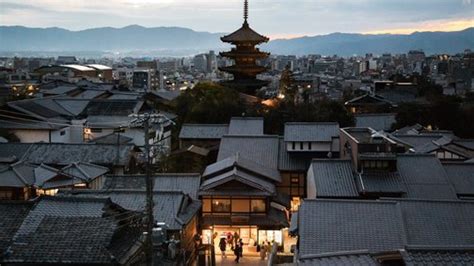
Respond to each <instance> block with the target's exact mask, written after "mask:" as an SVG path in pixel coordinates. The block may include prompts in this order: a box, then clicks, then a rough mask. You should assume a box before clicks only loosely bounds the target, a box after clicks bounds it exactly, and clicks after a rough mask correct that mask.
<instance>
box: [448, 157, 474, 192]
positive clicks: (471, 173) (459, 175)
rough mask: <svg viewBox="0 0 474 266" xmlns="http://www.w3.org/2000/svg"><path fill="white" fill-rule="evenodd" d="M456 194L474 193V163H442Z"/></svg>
mask: <svg viewBox="0 0 474 266" xmlns="http://www.w3.org/2000/svg"><path fill="white" fill-rule="evenodd" d="M443 167H444V169H445V170H446V173H447V175H448V179H449V181H450V182H451V184H452V185H453V186H454V189H455V190H456V193H457V194H458V195H474V163H447V164H443Z"/></svg>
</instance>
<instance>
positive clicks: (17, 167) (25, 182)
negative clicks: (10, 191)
mask: <svg viewBox="0 0 474 266" xmlns="http://www.w3.org/2000/svg"><path fill="white" fill-rule="evenodd" d="M34 169H35V166H34V165H31V164H28V163H25V162H17V163H14V164H11V165H9V166H8V167H5V168H3V169H1V170H0V187H16V188H22V187H27V186H31V185H33V184H34V182H35V172H34Z"/></svg>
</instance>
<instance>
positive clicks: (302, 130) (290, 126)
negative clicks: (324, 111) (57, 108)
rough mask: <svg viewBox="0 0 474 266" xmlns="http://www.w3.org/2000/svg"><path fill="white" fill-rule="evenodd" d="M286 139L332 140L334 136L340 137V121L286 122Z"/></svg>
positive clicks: (306, 140)
mask: <svg viewBox="0 0 474 266" xmlns="http://www.w3.org/2000/svg"><path fill="white" fill-rule="evenodd" d="M284 134H285V136H284V140H285V141H286V142H288V141H291V142H293V141H300V142H301V141H304V142H308V141H313V142H331V141H332V138H334V137H339V124H338V123H332V122H328V123H286V124H285V133H284Z"/></svg>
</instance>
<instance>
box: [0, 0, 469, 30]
mask: <svg viewBox="0 0 474 266" xmlns="http://www.w3.org/2000/svg"><path fill="white" fill-rule="evenodd" d="M242 3H243V1H241V0H229V1H225V2H224V1H212V0H194V1H189V0H104V1H100V2H89V1H88V2H85V1H79V0H67V1H58V0H41V1H32V0H22V1H15V2H13V1H11V0H0V7H1V8H0V25H3V26H7V25H20V26H27V27H61V28H66V29H70V30H83V29H88V28H95V27H117V28H120V27H124V26H128V25H132V24H138V25H142V26H145V27H160V26H177V27H187V28H191V29H193V30H197V31H208V32H231V31H232V30H233V29H235V27H236V26H238V25H240V24H241V22H242ZM473 7H474V6H473V3H472V0H435V1H432V0H431V1H428V0H422V1H416V2H415V1H408V0H398V1H375V0H363V1H357V3H352V2H351V1H348V0H337V1H328V0H319V1H309V0H295V1H291V3H290V1H284V0H273V1H268V0H252V1H250V10H251V11H250V23H251V24H252V25H253V27H254V28H256V29H257V30H259V31H260V32H264V33H265V34H266V35H268V36H269V37H270V38H272V39H277V38H293V37H300V36H305V35H307V36H312V35H320V34H327V33H332V32H349V33H367V34H378V33H392V34H409V33H412V32H414V31H456V30H462V29H465V28H468V27H473V26H474V19H473V18H472V12H473ZM420 10H421V11H420ZM25 17H26V18H28V19H27V20H25ZM216 21H219V22H223V23H216ZM224 22H225V23H224ZM275 25H278V26H277V27H275Z"/></svg>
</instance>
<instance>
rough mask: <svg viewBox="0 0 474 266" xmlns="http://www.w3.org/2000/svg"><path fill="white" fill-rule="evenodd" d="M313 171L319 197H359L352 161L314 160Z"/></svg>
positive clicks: (311, 167)
mask: <svg viewBox="0 0 474 266" xmlns="http://www.w3.org/2000/svg"><path fill="white" fill-rule="evenodd" d="M309 171H312V175H313V177H314V181H315V184H316V190H317V192H316V195H317V197H358V196H359V193H358V191H357V187H356V185H355V177H354V173H353V171H352V163H351V161H350V160H313V161H312V163H311V166H310V168H309Z"/></svg>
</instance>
